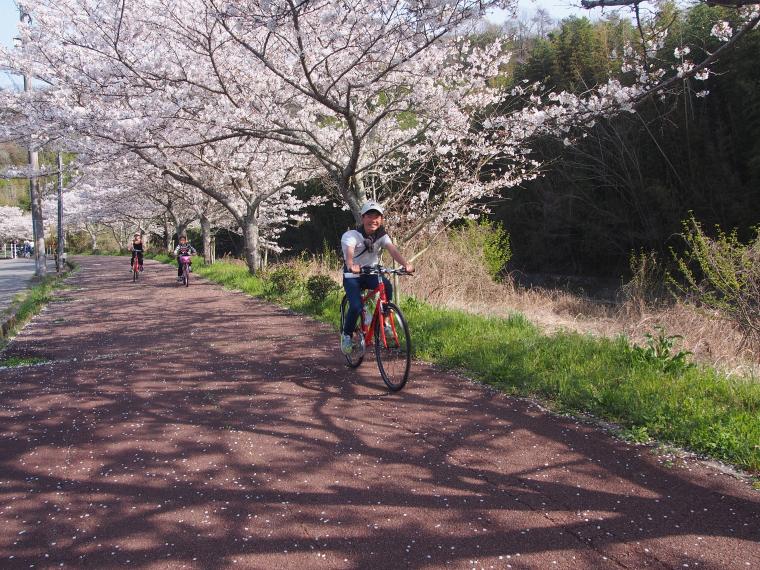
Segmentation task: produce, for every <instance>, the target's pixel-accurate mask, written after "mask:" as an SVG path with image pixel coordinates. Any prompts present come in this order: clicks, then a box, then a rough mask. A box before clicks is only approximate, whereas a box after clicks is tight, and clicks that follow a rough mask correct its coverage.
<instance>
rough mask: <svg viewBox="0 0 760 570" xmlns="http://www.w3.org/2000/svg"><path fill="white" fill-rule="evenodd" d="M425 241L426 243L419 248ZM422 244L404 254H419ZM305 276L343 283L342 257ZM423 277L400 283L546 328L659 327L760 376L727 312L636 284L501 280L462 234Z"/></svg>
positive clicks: (428, 264)
mask: <svg viewBox="0 0 760 570" xmlns="http://www.w3.org/2000/svg"><path fill="white" fill-rule="evenodd" d="M418 247H421V246H418ZM414 250H415V248H414V246H412V247H410V248H407V251H405V252H404V253H405V254H407V255H411V253H410V252H414ZM291 264H293V265H294V266H296V267H297V269H298V271H299V273H300V274H301V275H303V276H304V277H307V276H309V275H315V274H322V275H330V276H331V277H333V278H334V279H336V281H338V282H339V281H340V268H341V263H340V261H339V260H338V259H337V257H335V256H334V255H329V254H328V255H318V256H315V257H313V258H310V259H305V258H301V259H300V260H298V261H295V262H291ZM415 266H416V268H417V272H416V275H415V276H414V277H412V278H406V279H403V280H402V281H401V282H400V283H399V287H400V289H401V290H402V291H403V293H404V294H406V295H413V296H415V297H417V298H419V299H424V300H427V301H429V302H431V303H437V304H440V305H444V306H447V307H452V308H456V309H460V310H465V311H469V312H472V313H476V314H481V315H499V316H507V315H509V314H511V313H514V312H520V313H522V314H524V315H525V316H526V318H528V320H530V321H531V322H533V323H535V324H536V325H537V326H539V327H540V328H541V329H543V330H544V331H546V332H549V333H551V332H555V331H558V330H569V331H576V332H580V333H586V334H592V335H597V336H608V337H614V336H617V335H620V334H624V335H626V336H628V337H629V338H630V339H632V341H633V342H636V343H639V344H643V342H644V339H645V336H644V335H645V334H647V333H654V332H655V326H662V327H664V329H665V331H666V334H668V335H681V336H682V337H683V340H682V341H681V342H679V344H678V345H677V347H676V348H677V349H678V350H688V351H691V352H692V353H694V359H695V360H696V361H698V362H702V363H705V364H711V365H714V366H716V367H718V368H719V369H721V370H723V371H726V372H729V373H734V374H739V375H754V377H756V378H757V377H758V376H759V375H760V357H759V356H758V354H760V350H758V349H759V348H760V347H753V346H748V345H746V344H744V343H743V342H742V336H741V334H739V333H738V332H737V331H736V330H735V329H734V328H733V327H732V326H731V324H730V323H729V322H728V321H726V320H725V319H721V318H720V317H719V315H717V314H715V313H713V314H710V313H707V312H704V311H699V310H697V309H695V308H694V307H692V306H690V305H687V304H684V303H680V302H679V303H675V304H673V303H669V304H665V303H659V304H658V305H656V306H652V305H650V304H649V303H647V302H646V301H645V300H644V295H643V294H639V292H638V291H637V290H633V291H632V290H631V287H630V286H629V287H626V288H624V289H625V290H624V291H621V295H620V297H621V299H622V300H621V301H620V302H618V303H608V302H607V303H605V302H600V301H594V300H591V299H588V298H584V297H582V296H580V295H577V294H574V293H571V292H569V291H565V290H560V289H544V288H524V287H518V286H516V285H515V284H514V282H513V281H512V280H511V279H509V278H507V279H506V280H505V281H504V282H503V283H496V282H494V281H493V280H492V279H491V278H490V276H489V275H488V273H487V272H486V269H485V265H484V263H483V259H482V256H481V255H480V254H478V253H477V252H473V251H470V250H468V248H467V244H465V243H463V242H462V241H461V240H452V239H450V238H449V237H446V236H443V237H440V238H438V239H437V240H436V243H435V245H434V246H433V247H430V248H429V249H428V250H427V251H426V252H425V253H424V254H423V255H421V256H420V257H419V258H418V259H417V260H416V261H415Z"/></svg>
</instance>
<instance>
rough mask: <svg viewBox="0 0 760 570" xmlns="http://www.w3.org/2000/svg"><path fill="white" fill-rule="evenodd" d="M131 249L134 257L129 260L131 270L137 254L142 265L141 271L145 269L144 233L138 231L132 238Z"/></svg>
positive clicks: (138, 261)
mask: <svg viewBox="0 0 760 570" xmlns="http://www.w3.org/2000/svg"><path fill="white" fill-rule="evenodd" d="M129 251H131V252H132V258H131V259H130V260H129V270H130V271H132V266H133V265H134V263H135V256H137V263H138V264H139V266H140V271H142V270H143V252H144V251H145V247H144V246H143V241H142V235H141V234H139V233H136V234H135V235H134V237H133V238H132V243H131V244H130V245H129Z"/></svg>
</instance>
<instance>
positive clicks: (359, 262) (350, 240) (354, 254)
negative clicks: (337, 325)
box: [340, 200, 414, 354]
mask: <svg viewBox="0 0 760 570" xmlns="http://www.w3.org/2000/svg"><path fill="white" fill-rule="evenodd" d="M361 215H362V223H361V225H360V226H359V227H357V228H356V229H355V230H348V231H347V232H346V233H344V234H343V236H342V237H341V238H340V245H341V248H342V249H343V260H344V266H343V288H344V289H345V290H346V297H347V298H348V303H349V307H348V311H347V313H346V319H345V324H344V329H343V330H342V331H341V336H340V349H341V351H343V353H344V354H349V353H350V352H351V350H352V348H353V342H352V340H351V337H352V335H353V333H354V329H355V328H356V319H357V317H358V316H359V314H360V313H361V310H362V293H361V292H362V289H374V288H375V287H377V286H378V284H379V283H378V279H379V278H380V276H378V275H361V268H362V267H365V266H368V265H377V264H378V262H379V260H380V252H381V251H382V250H383V249H387V250H388V253H389V254H390V256H391V257H392V258H393V259H394V260H396V262H397V263H398V264H400V265H401V266H403V267H404V269H405V270H406V271H407V272H408V273H413V272H414V266H413V265H412V264H411V263H407V261H406V259H404V256H403V255H401V252H400V251H399V250H398V249H397V248H396V246H395V245H393V242H392V241H391V238H390V236H389V235H388V234H387V233H386V231H385V228H384V227H383V207H382V206H381V205H380V204H379V203H377V202H374V201H372V200H370V201H368V202H365V203H364V205H363V206H362V209H361ZM382 279H383V283H384V284H385V290H386V294H387V296H388V299H389V300H390V299H393V286H392V285H391V282H390V281H389V280H388V279H387V278H386V277H384V276H383V277H382Z"/></svg>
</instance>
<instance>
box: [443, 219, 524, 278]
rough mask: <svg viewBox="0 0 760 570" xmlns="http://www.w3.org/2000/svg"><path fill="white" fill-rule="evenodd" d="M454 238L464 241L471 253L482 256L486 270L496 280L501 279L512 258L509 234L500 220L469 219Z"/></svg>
mask: <svg viewBox="0 0 760 570" xmlns="http://www.w3.org/2000/svg"><path fill="white" fill-rule="evenodd" d="M453 239H454V240H457V241H461V242H464V243H465V244H466V246H467V247H466V249H467V250H468V251H469V252H470V254H471V255H473V256H477V257H480V258H482V260H483V265H484V266H485V270H486V272H487V273H488V275H490V277H491V279H493V280H494V281H501V279H502V278H503V276H504V272H505V270H506V267H507V263H508V262H509V260H510V259H511V258H512V249H511V246H510V244H509V234H508V233H507V232H506V230H505V229H504V227H503V226H502V225H501V224H500V223H498V222H490V221H488V220H481V221H479V222H474V221H469V222H467V225H466V226H464V227H462V228H459V229H458V230H457V232H455V234H454V236H453Z"/></svg>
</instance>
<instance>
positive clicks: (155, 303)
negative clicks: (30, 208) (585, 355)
mask: <svg viewBox="0 0 760 570" xmlns="http://www.w3.org/2000/svg"><path fill="white" fill-rule="evenodd" d="M79 262H80V263H81V265H82V270H81V271H80V272H79V273H78V274H77V275H75V276H74V277H72V278H71V279H70V281H71V282H72V284H73V285H75V286H77V289H75V290H71V291H65V292H63V293H62V296H63V299H62V302H58V303H53V304H51V305H50V306H49V308H48V309H46V310H45V311H44V312H43V313H42V314H41V315H39V316H38V317H37V318H36V319H35V320H34V321H33V322H32V323H31V324H30V325H29V326H28V327H27V328H26V329H25V330H24V331H23V333H22V334H21V335H19V337H17V339H16V341H15V342H14V343H13V345H12V346H11V347H10V352H11V353H13V354H20V355H37V356H44V357H47V358H50V359H52V363H50V364H46V365H41V366H33V367H27V368H16V369H4V370H0V398H1V399H0V431H1V432H2V434H1V437H0V446H1V452H2V454H1V455H0V567H1V568H4V569H5V568H30V567H34V568H59V567H69V568H71V567H75V568H83V567H86V568H112V567H121V566H135V567H139V568H197V569H206V568H211V569H213V568H233V567H239V568H362V569H364V568H392V569H396V568H441V567H444V566H448V567H453V568H510V567H511V568H589V567H593V568H642V567H652V568H676V567H678V568H685V567H689V568H760V493H757V492H754V491H751V490H750V489H749V488H748V487H747V486H746V485H745V484H743V483H740V482H738V481H736V480H734V479H732V478H730V477H728V476H726V475H722V474H719V473H717V472H715V471H712V470H710V469H708V468H706V467H704V466H701V465H698V464H694V463H693V462H692V463H689V464H688V465H683V466H675V467H670V468H668V467H665V466H661V465H659V464H658V462H657V460H656V459H655V458H654V457H653V456H652V455H651V454H650V453H649V452H648V451H647V450H646V449H642V448H631V447H628V446H626V445H624V444H622V443H620V442H617V441H614V440H612V439H611V438H609V437H608V436H606V435H605V434H603V433H600V432H599V431H597V430H594V429H591V428H589V427H587V426H583V425H578V424H576V423H573V422H571V421H568V420H564V419H558V418H556V417H553V416H550V415H548V414H546V413H544V412H542V411H541V410H540V409H539V408H538V407H536V406H534V405H531V404H528V403H525V402H523V401H517V400H513V399H510V398H506V397H503V396H500V395H495V394H493V393H492V392H490V391H487V390H486V389H484V388H481V387H479V386H477V385H474V384H471V383H469V382H467V381H465V380H461V379H458V378H455V377H453V376H449V375H446V374H443V373H440V372H437V371H435V370H433V369H431V368H429V367H426V366H422V365H416V366H415V367H414V370H413V374H414V376H413V379H412V381H411V382H410V384H409V385H408V387H407V388H406V389H405V390H404V391H403V392H401V393H400V394H394V395H391V394H388V393H386V391H385V390H384V389H383V385H382V382H381V381H380V378H379V376H378V373H377V370H376V368H375V366H374V363H372V362H369V363H365V365H363V366H362V367H361V368H360V369H359V370H358V371H356V372H355V371H351V370H348V369H347V368H345V367H344V366H343V365H342V359H341V357H340V355H339V353H338V352H337V350H336V336H337V335H336V334H335V333H333V332H332V331H330V330H329V329H328V328H327V327H325V326H323V325H320V324H316V323H314V322H312V321H310V320H308V319H305V318H302V317H299V316H294V315H292V314H289V313H288V312H287V311H284V310H281V309H278V308H275V307H272V306H270V305H266V304H263V303H260V302H258V301H256V300H253V299H250V298H246V297H244V296H243V295H241V294H237V293H231V292H225V291H223V290H222V289H221V288H219V287H217V286H214V285H211V284H207V283H201V282H200V281H198V280H196V281H194V283H193V285H192V286H191V287H190V288H189V289H187V290H186V289H175V288H174V286H173V283H172V279H173V274H172V269H170V268H167V267H166V266H160V265H158V264H155V263H152V262H148V263H146V274H145V279H144V280H143V281H142V282H141V283H139V284H137V285H133V284H132V283H130V282H129V274H128V273H127V269H128V261H127V260H126V259H125V258H82V259H80V260H79ZM114 275H115V276H114ZM133 301H134V304H132V302H133ZM302 331H303V332H302ZM39 338H44V339H45V342H44V344H41V343H40V342H39V340H38V339H39Z"/></svg>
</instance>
